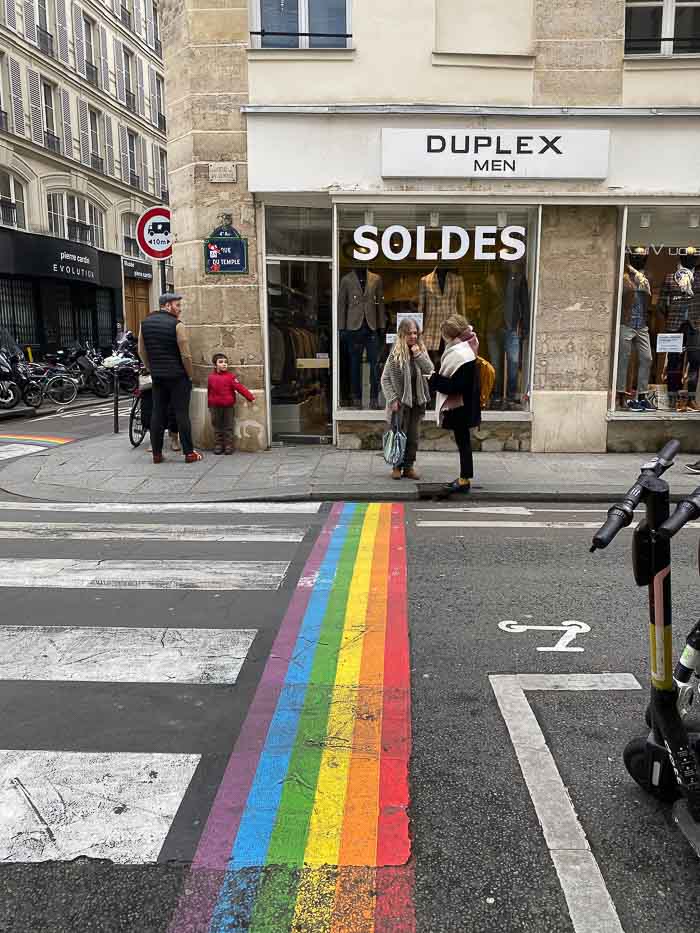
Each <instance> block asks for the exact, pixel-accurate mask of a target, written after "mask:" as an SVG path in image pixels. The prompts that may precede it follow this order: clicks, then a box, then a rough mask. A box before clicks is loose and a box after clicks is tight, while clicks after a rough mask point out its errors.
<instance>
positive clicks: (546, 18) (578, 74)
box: [533, 0, 625, 107]
mask: <svg viewBox="0 0 700 933" xmlns="http://www.w3.org/2000/svg"><path fill="white" fill-rule="evenodd" d="M624 28H625V2H624V0H555V2H552V0H535V35H536V37H537V39H536V43H535V50H536V58H535V82H534V99H533V103H534V104H559V105H562V106H567V105H569V106H576V107H586V106H589V107H595V106H613V105H615V104H621V103H622V77H623V71H622V65H623V55H624Z"/></svg>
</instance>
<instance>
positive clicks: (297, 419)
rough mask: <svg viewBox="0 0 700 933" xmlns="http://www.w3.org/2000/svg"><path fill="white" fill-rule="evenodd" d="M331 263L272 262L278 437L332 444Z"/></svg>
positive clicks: (269, 290) (270, 318)
mask: <svg viewBox="0 0 700 933" xmlns="http://www.w3.org/2000/svg"><path fill="white" fill-rule="evenodd" d="M331 283H332V272H331V265H330V263H329V262H328V261H327V260H325V261H307V260H301V259H299V260H297V259H279V260H269V261H268V263H267V314H268V333H269V341H270V387H271V413H272V440H273V441H276V442H278V443H297V444H303V443H307V444H314V443H315V444H327V443H330V442H331V439H332V434H333V420H332V405H331V385H332V381H331V365H332V361H331V346H332V341H331V303H332V300H331Z"/></svg>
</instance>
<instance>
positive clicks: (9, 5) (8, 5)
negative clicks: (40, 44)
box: [5, 0, 17, 31]
mask: <svg viewBox="0 0 700 933" xmlns="http://www.w3.org/2000/svg"><path fill="white" fill-rule="evenodd" d="M5 25H6V26H7V28H8V29H14V30H15V31H16V30H17V11H16V9H15V0H5Z"/></svg>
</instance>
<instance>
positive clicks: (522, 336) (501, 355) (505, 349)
mask: <svg viewBox="0 0 700 933" xmlns="http://www.w3.org/2000/svg"><path fill="white" fill-rule="evenodd" d="M481 326H482V327H483V329H484V332H485V333H484V335H483V336H485V338H486V343H487V346H488V349H489V361H490V363H491V365H492V366H493V368H494V369H495V370H496V381H495V383H494V387H493V396H492V402H493V403H495V404H497V405H498V404H499V403H501V404H502V403H503V402H504V401H505V402H506V404H511V405H512V404H516V403H517V393H518V369H519V366H520V348H521V345H522V341H524V340H527V338H528V336H529V330H530V293H529V289H528V284H527V278H526V276H525V267H524V265H523V263H521V262H503V263H498V264H497V265H494V268H493V269H492V271H491V272H490V273H489V275H488V277H487V279H486V282H485V283H484V288H483V291H482V302H481ZM504 381H505V394H504Z"/></svg>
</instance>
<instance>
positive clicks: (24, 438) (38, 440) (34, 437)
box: [0, 434, 74, 447]
mask: <svg viewBox="0 0 700 933" xmlns="http://www.w3.org/2000/svg"><path fill="white" fill-rule="evenodd" d="M73 440H74V438H72V437H53V436H45V435H43V434H0V443H4V442H5V441H8V442H12V443H14V442H15V441H21V442H22V443H23V444H41V445H42V446H44V447H59V446H60V445H61V444H70V443H71V442H72V441H73Z"/></svg>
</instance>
